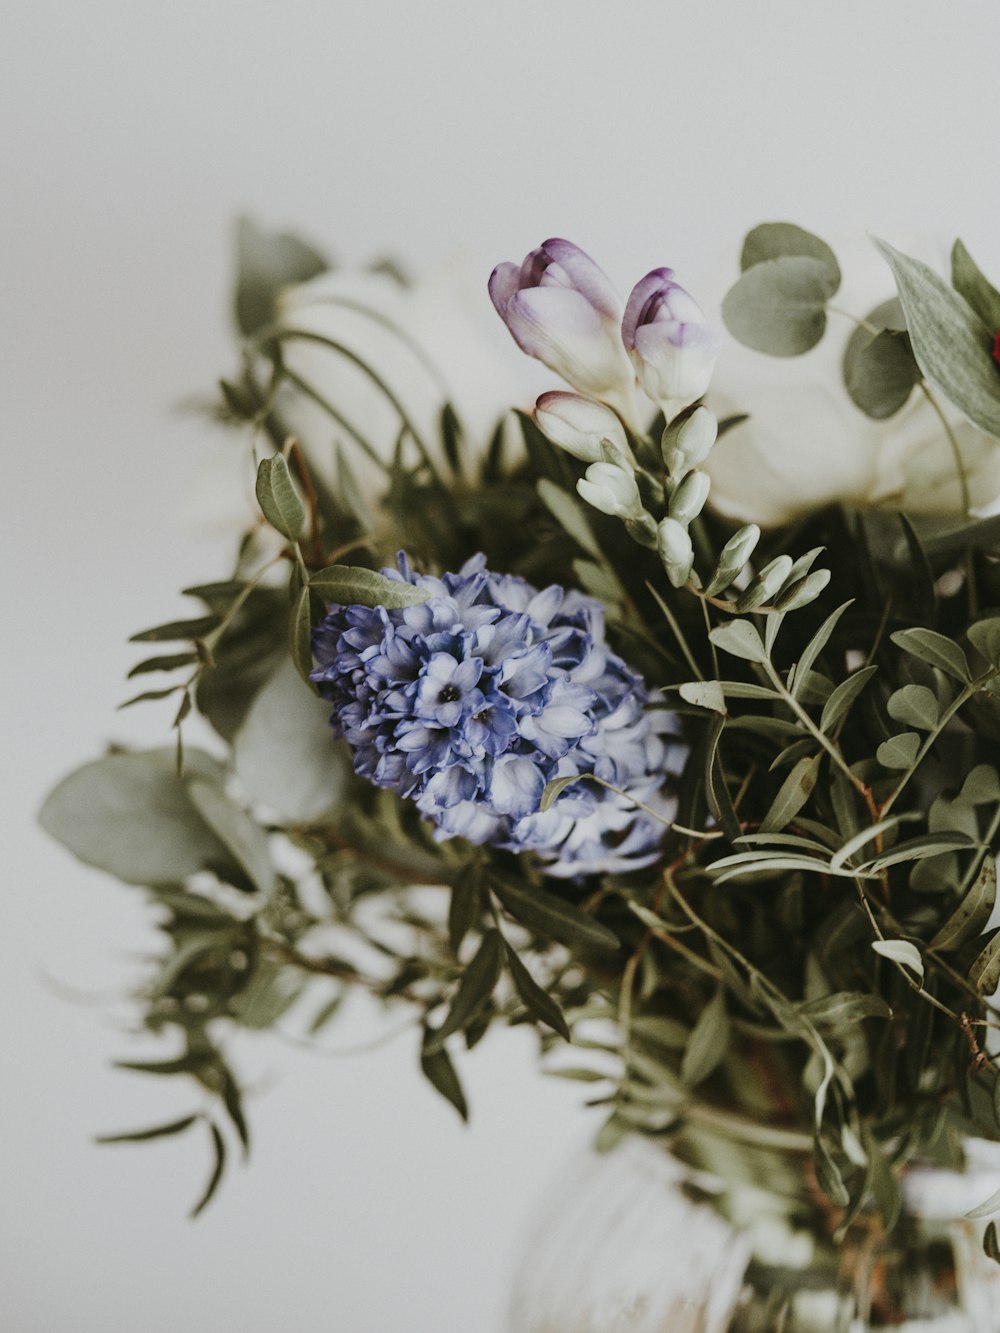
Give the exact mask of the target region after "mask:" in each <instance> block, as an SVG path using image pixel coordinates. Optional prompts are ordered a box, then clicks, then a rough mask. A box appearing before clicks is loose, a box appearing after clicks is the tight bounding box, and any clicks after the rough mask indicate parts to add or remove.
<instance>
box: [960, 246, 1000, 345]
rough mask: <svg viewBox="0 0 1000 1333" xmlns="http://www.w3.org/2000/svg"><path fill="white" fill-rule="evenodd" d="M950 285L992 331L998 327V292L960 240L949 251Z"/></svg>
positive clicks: (999, 319) (999, 316) (999, 296)
mask: <svg viewBox="0 0 1000 1333" xmlns="http://www.w3.org/2000/svg"><path fill="white" fill-rule="evenodd" d="M951 285H952V286H953V287H954V288H955V290H956V291H957V292H958V294H959V296H964V297H965V299H966V301H967V302H968V303H969V305H970V306H971V307H972V309H973V310H974V311H975V312H976V314H977V315H978V316H979V318H980V319H981V320H982V321H983V323H984V324H985V325H986V327H987V329H989V330H991V331H993V332H994V333H995V332H996V331H997V330H998V329H1000V292H998V291H997V289H996V288H995V287H994V286H993V284H992V283H991V282H990V281H989V279H988V278H987V277H986V276H985V275H984V274H983V273H982V272H981V271H980V269H979V266H978V265H977V264H976V261H975V260H974V259H973V258H972V256H971V255H970V254H969V252H968V250H966V248H965V246H964V245H963V244H962V242H961V241H956V242H955V244H954V246H953V247H952V251H951Z"/></svg>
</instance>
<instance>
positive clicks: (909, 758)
mask: <svg viewBox="0 0 1000 1333" xmlns="http://www.w3.org/2000/svg"><path fill="white" fill-rule="evenodd" d="M919 750H920V736H919V735H918V733H917V732H915V731H901V732H900V733H899V735H898V736H890V737H889V739H888V740H887V741H883V742H882V744H881V745H880V746H879V747H878V749H877V750H876V751H875V758H876V759H877V760H878V761H879V763H880V764H881V765H882V767H883V768H897V769H904V768H909V767H910V765H911V764H912V763H913V761H914V759H916V757H917V753H918V752H919Z"/></svg>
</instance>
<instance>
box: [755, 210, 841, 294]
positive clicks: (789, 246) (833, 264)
mask: <svg viewBox="0 0 1000 1333" xmlns="http://www.w3.org/2000/svg"><path fill="white" fill-rule="evenodd" d="M786 255H807V256H808V257H809V258H810V259H818V260H820V261H821V262H822V263H823V264H825V265H826V268H827V270H828V272H829V275H830V281H831V282H832V283H833V290H834V291H836V290H837V288H838V287H839V286H840V265H839V264H838V263H837V256H836V255H835V254H834V253H833V251H832V250H831V249H830V247H829V246H828V245H827V243H826V241H821V240H820V238H819V237H818V236H814V235H813V233H812V232H810V231H806V230H805V228H804V227H798V226H796V225H795V223H794V222H762V223H761V224H760V226H758V227H754V229H753V230H752V231H750V232H747V235H746V239H745V240H744V242H743V251H742V254H741V255H740V268H741V269H742V270H743V271H744V272H746V270H747V269H748V268H753V266H754V265H755V264H762V263H764V262H765V260H768V259H781V258H783V257H784V256H786Z"/></svg>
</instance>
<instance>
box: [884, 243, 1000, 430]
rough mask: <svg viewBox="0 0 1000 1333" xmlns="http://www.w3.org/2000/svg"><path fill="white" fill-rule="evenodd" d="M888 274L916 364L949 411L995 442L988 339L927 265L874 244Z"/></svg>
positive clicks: (995, 397)
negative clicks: (954, 410)
mask: <svg viewBox="0 0 1000 1333" xmlns="http://www.w3.org/2000/svg"><path fill="white" fill-rule="evenodd" d="M875 244H876V245H877V246H878V248H879V250H880V251H881V252H882V255H883V256H884V258H885V259H886V261H887V262H888V264H889V267H890V268H891V269H892V272H893V277H894V278H895V279H896V287H897V289H898V291H899V299H900V300H901V301H902V303H903V310H904V311H905V313H906V326H907V328H908V329H909V331H910V338H911V340H912V343H913V354H914V356H915V357H916V359H917V364H918V365H919V366H920V369H921V370H922V371H923V372H924V374H925V375H926V376H927V378H928V379H929V380H930V381H931V382H932V383H933V384H935V385H937V387H938V388H939V389H940V390H941V391H942V393H944V394H945V396H946V397H947V398H948V399H949V400H950V401H951V402H952V403H954V405H955V406H956V407H957V408H958V409H959V410H960V411H961V412H964V414H965V415H966V416H967V417H968V418H969V420H970V421H972V422H974V423H975V424H976V425H977V426H979V427H980V429H982V430H984V431H986V432H987V434H989V435H995V436H1000V376H998V375H997V367H996V362H995V361H994V360H993V356H992V350H993V333H994V332H995V330H992V329H991V330H987V328H986V325H985V324H983V322H982V320H981V319H980V318H979V316H978V315H976V314H975V313H974V312H973V310H972V309H971V308H970V307H969V305H968V304H967V303H966V302H965V301H964V300H963V299H962V297H961V296H959V294H958V293H957V292H955V291H953V290H952V289H951V288H950V287H949V286H948V284H947V283H946V282H945V281H944V279H943V278H940V277H939V276H938V275H937V274H936V273H935V272H933V270H932V269H929V268H928V267H927V265H926V264H922V263H920V261H919V260H916V259H911V258H910V257H909V256H908V255H904V254H901V253H900V251H898V250H895V249H893V247H892V246H891V245H887V244H886V243H885V242H884V241H879V240H876V242H875Z"/></svg>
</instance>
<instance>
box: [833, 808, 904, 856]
mask: <svg viewBox="0 0 1000 1333" xmlns="http://www.w3.org/2000/svg"><path fill="white" fill-rule="evenodd" d="M898 823H899V819H898V817H897V816H896V815H893V816H892V818H891V819H883V820H880V821H879V823H877V824H871V825H870V826H869V827H868V828H863V829H861V830H860V832H858V833H856V834H855V835H854V836H853V837H852V838H849V839H848V840H847V842H845V843H844V845H843V846H842V847H840V848H838V850H837V851H836V852H835V853H834V855H833V857H832V858H831V861H830V865H831V866H832V867H833V868H834V869H839V868H840V867H841V866H843V865H846V864H847V862H848V861H849V860H850V859H851V857H852V856H853V855H854V854H855V852H859V851H860V850H861V848H862V847H866V846H867V845H868V843H870V842H873V841H874V840H875V839H876V838H877V837H879V835H880V834H882V833H888V831H889V830H890V829H894V828H895V827H896V826H897V824H898Z"/></svg>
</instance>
